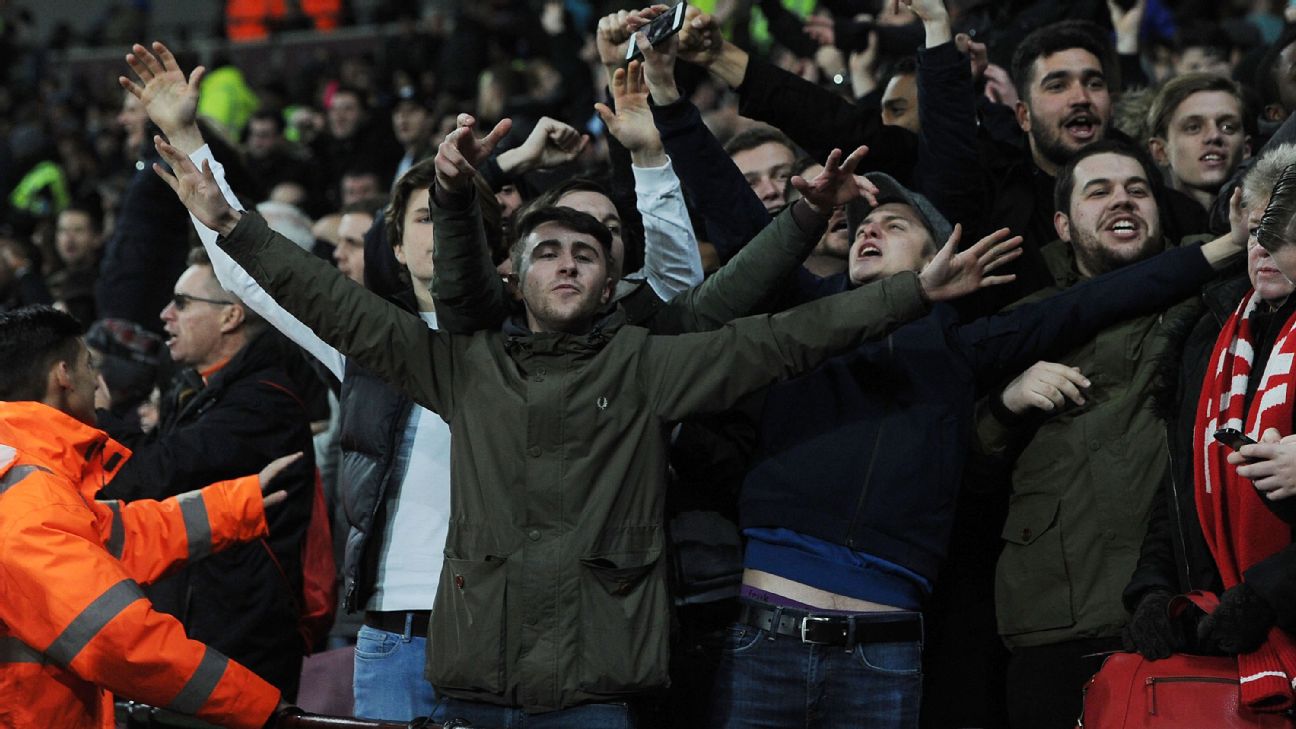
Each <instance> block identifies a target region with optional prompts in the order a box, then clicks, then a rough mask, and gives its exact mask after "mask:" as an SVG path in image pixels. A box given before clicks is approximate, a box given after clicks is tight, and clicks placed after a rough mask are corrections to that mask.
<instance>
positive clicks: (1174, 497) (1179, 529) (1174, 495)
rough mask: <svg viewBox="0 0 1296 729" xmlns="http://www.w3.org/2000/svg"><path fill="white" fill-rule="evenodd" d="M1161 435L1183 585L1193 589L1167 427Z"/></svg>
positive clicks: (1172, 453)
mask: <svg viewBox="0 0 1296 729" xmlns="http://www.w3.org/2000/svg"><path fill="white" fill-rule="evenodd" d="M1161 435H1162V436H1163V437H1164V438H1165V447H1166V458H1168V459H1169V461H1170V497H1171V498H1170V501H1171V503H1173V504H1174V513H1175V535H1176V536H1178V537H1179V549H1180V550H1181V551H1182V552H1183V556H1184V567H1183V569H1184V584H1185V585H1187V586H1188V589H1189V590H1191V589H1193V584H1192V565H1190V564H1188V560H1189V559H1191V557H1190V556H1189V555H1188V540H1187V539H1186V538H1185V537H1184V524H1183V510H1182V509H1180V508H1179V481H1178V479H1176V478H1175V471H1176V470H1178V469H1177V468H1176V467H1175V457H1174V449H1173V448H1171V447H1170V430H1169V426H1167V427H1166V429H1165V430H1164V431H1162V433H1161Z"/></svg>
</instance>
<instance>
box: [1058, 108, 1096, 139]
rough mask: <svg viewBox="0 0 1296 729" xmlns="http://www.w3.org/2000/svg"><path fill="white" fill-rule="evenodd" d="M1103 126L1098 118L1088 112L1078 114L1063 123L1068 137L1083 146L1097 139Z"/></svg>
mask: <svg viewBox="0 0 1296 729" xmlns="http://www.w3.org/2000/svg"><path fill="white" fill-rule="evenodd" d="M1101 126H1102V123H1101V122H1100V121H1099V120H1098V117H1096V116H1094V115H1093V114H1092V113H1090V112H1088V111H1080V112H1076V113H1075V114H1072V115H1071V116H1068V117H1067V118H1066V120H1065V121H1063V122H1062V128H1063V129H1064V130H1066V133H1067V136H1069V137H1070V138H1071V139H1072V140H1073V141H1076V142H1079V143H1082V144H1083V143H1086V142H1091V141H1093V140H1094V139H1095V138H1097V136H1098V129H1099V128H1100V127H1101Z"/></svg>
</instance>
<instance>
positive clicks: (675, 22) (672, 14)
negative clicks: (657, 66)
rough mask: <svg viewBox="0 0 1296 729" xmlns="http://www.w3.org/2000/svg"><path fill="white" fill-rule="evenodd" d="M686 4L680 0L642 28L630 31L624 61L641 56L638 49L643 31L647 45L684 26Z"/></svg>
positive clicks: (653, 44) (661, 39)
mask: <svg viewBox="0 0 1296 729" xmlns="http://www.w3.org/2000/svg"><path fill="white" fill-rule="evenodd" d="M687 6H688V3H685V2H683V0H681V2H680V4H679V5H676V6H675V7H673V8H671V9H670V10H667V11H666V12H665V13H662V14H661V15H658V16H657V17H656V18H654V19H653V21H652V22H651V23H649V24H648V25H647V26H646V27H644V28H643V29H641V30H636V31H635V32H633V33H631V34H630V43H629V44H627V45H626V61H627V62H629V61H633V60H634V59H636V58H640V57H642V56H643V53H641V52H640V51H639V34H640V33H643V34H644V37H645V38H647V39H648V45H650V46H655V45H657V44H658V43H661V42H662V41H664V40H666V39H667V38H669V37H671V36H673V35H675V34H676V33H678V32H680V28H683V27H684V11H685V10H686V9H687Z"/></svg>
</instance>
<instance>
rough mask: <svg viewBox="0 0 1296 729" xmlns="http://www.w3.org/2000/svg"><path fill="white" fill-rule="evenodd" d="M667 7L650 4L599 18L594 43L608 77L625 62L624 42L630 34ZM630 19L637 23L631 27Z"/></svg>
mask: <svg viewBox="0 0 1296 729" xmlns="http://www.w3.org/2000/svg"><path fill="white" fill-rule="evenodd" d="M668 9H669V8H667V7H666V6H665V5H650V6H648V7H646V8H644V9H643V10H620V11H617V12H615V13H610V14H608V15H605V16H603V17H602V18H599V22H598V30H597V31H595V33H594V45H595V47H596V48H598V54H599V62H600V63H602V64H603V68H605V69H607V72H608V78H609V79H610V78H611V77H612V71H613V69H615V68H618V67H620V66H621V64H622V63H625V57H626V44H627V42H628V41H629V40H630V34H631V33H633V32H634V31H635V30H638V28H639V27H641V25H647V24H648V23H649V22H651V21H652V20H653V19H654V18H656V17H657V16H658V15H661V14H662V13H664V12H666V11H667V10H668ZM632 19H633V20H635V21H636V22H637V23H639V25H636V26H635V27H634V28H631V27H630V23H631V20H632Z"/></svg>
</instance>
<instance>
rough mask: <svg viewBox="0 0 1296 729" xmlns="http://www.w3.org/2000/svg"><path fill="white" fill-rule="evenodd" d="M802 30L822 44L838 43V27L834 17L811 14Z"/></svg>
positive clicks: (832, 44)
mask: <svg viewBox="0 0 1296 729" xmlns="http://www.w3.org/2000/svg"><path fill="white" fill-rule="evenodd" d="M802 30H804V31H805V34H806V35H808V36H810V37H811V38H812V39H814V42H815V43H818V44H819V45H821V46H835V45H837V27H836V25H835V24H834V22H833V19H832V18H829V17H827V16H824V15H811V16H810V17H808V18H806V19H805V25H804V26H802Z"/></svg>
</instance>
